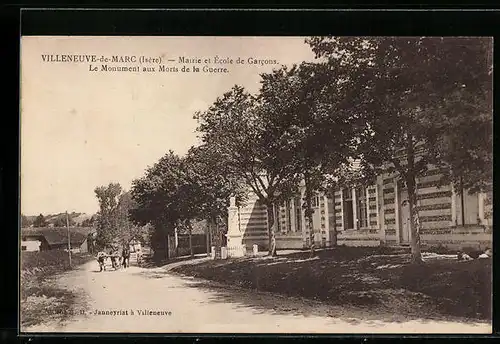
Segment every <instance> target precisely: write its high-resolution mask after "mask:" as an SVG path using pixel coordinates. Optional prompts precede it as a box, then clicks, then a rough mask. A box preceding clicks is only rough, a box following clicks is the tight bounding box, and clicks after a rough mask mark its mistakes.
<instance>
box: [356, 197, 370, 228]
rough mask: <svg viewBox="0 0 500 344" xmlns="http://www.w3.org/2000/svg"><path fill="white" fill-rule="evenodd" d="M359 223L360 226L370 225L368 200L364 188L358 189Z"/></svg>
mask: <svg viewBox="0 0 500 344" xmlns="http://www.w3.org/2000/svg"><path fill="white" fill-rule="evenodd" d="M356 198H357V209H356V210H357V215H358V221H359V222H358V225H359V227H360V228H364V227H368V218H367V213H366V211H367V209H366V207H367V200H366V193H365V189H364V188H357V189H356Z"/></svg>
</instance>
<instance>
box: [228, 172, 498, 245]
mask: <svg viewBox="0 0 500 344" xmlns="http://www.w3.org/2000/svg"><path fill="white" fill-rule="evenodd" d="M440 178H441V173H440V170H438V169H430V170H429V171H428V172H427V173H426V174H425V175H423V176H422V177H420V178H418V179H417V185H418V186H417V208H418V211H419V217H420V222H421V230H420V237H421V242H422V244H423V245H429V246H437V245H442V246H445V247H449V248H464V247H473V248H478V249H484V248H485V247H491V240H492V234H491V230H492V193H491V192H490V193H475V194H469V193H468V192H467V191H465V190H464V191H463V192H461V191H460V190H455V189H454V187H453V186H452V185H451V184H450V185H442V186H440V185H439V179H440ZM304 189H305V188H304V186H302V187H301V193H300V195H299V194H298V195H297V196H296V197H294V198H291V199H289V200H287V201H286V202H285V203H284V204H282V205H279V206H277V207H276V212H275V213H277V215H278V221H277V223H276V225H277V226H276V229H275V238H276V246H277V248H278V249H302V248H308V247H309V246H310V237H311V235H310V231H311V230H312V232H313V237H314V243H315V246H316V247H331V246H334V245H335V243H336V244H337V245H346V246H379V245H409V244H410V241H411V231H410V216H409V215H410V214H409V207H408V202H407V200H408V190H407V189H406V187H405V185H404V183H402V181H401V180H398V178H397V177H396V176H395V175H391V174H383V175H380V176H378V178H377V180H376V183H375V184H373V185H359V186H357V187H354V188H344V189H338V190H336V191H335V192H334V197H328V196H327V195H326V194H324V193H316V195H315V196H314V198H313V200H312V205H313V209H314V214H313V221H312V228H308V227H307V222H306V221H305V216H304V210H303V209H302V203H303V201H302V200H303V198H304V191H305V190H304ZM405 201H406V202H405ZM228 223H229V228H228V234H227V237H228V249H229V253H231V252H233V254H232V255H241V254H242V253H238V250H240V251H241V250H242V248H241V247H240V246H241V245H244V247H245V248H244V249H243V250H247V251H248V250H251V249H252V247H253V245H258V247H259V250H265V249H267V248H268V234H267V212H266V206H265V205H263V204H260V203H259V201H258V199H257V197H255V196H251V197H250V199H249V200H248V202H247V203H246V204H245V205H244V206H241V207H237V206H236V205H235V204H234V201H232V202H231V207H230V208H229V221H228ZM335 233H337V235H335ZM235 252H236V253H235Z"/></svg>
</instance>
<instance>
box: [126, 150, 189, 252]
mask: <svg viewBox="0 0 500 344" xmlns="http://www.w3.org/2000/svg"><path fill="white" fill-rule="evenodd" d="M181 161H182V159H181V158H180V157H179V156H178V155H176V154H175V153H174V152H173V151H169V152H168V153H167V154H166V155H165V156H163V157H162V158H161V159H160V160H159V161H158V162H157V163H155V164H154V165H153V166H152V167H149V168H148V169H147V170H146V172H145V175H144V176H143V177H141V178H139V179H136V180H134V181H133V182H132V189H131V196H132V199H133V200H134V201H135V202H136V204H137V206H136V208H134V209H133V210H132V211H131V213H132V218H133V220H134V221H135V222H136V223H138V224H139V225H147V224H151V225H152V226H153V228H154V229H153V233H152V236H151V242H152V244H153V245H154V246H156V247H164V253H165V256H164V258H166V259H167V258H168V235H171V234H173V233H174V230H175V226H176V224H177V221H178V220H179V219H180V217H181V216H180V211H181V206H180V205H181V204H182V202H184V200H181V199H179V198H178V196H179V188H180V186H181V184H182V183H183V181H182V171H181V170H182V166H181ZM154 254H155V258H157V259H160V258H161V257H159V256H158V250H155V251H154Z"/></svg>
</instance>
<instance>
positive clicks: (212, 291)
mask: <svg viewBox="0 0 500 344" xmlns="http://www.w3.org/2000/svg"><path fill="white" fill-rule="evenodd" d="M141 275H142V276H144V277H146V278H152V279H161V278H168V277H171V278H172V277H174V278H180V279H181V280H182V281H183V284H182V285H181V286H176V288H196V289H200V290H203V291H205V292H207V294H208V297H207V301H206V302H207V303H223V304H231V305H233V306H234V307H235V308H236V309H243V308H245V309H251V310H252V311H253V312H254V313H255V314H263V313H266V314H276V315H293V316H305V317H315V316H318V317H333V318H340V319H341V320H343V321H346V322H348V323H350V324H353V325H356V324H361V323H363V324H367V325H369V324H371V323H372V324H374V325H375V324H377V323H378V324H380V323H381V322H382V323H403V322H408V321H417V322H419V323H421V324H426V323H429V324H430V323H433V322H436V321H450V322H454V323H464V324H468V325H474V324H477V322H476V321H469V320H467V319H463V318H456V317H449V316H444V315H439V314H438V315H434V314H429V315H428V316H425V317H422V310H420V309H418V307H417V306H416V309H415V312H414V314H412V313H404V314H402V313H401V312H398V311H397V310H394V309H392V308H391V309H389V308H387V307H385V306H384V305H382V306H381V305H377V306H376V307H373V306H369V305H368V306H357V305H356V306H354V305H352V306H351V305H341V306H340V305H335V304H328V303H326V302H319V301H317V300H313V299H305V298H298V297H290V296H286V295H280V294H276V293H270V292H263V291H258V290H250V289H244V288H241V287H238V286H228V285H223V284H220V283H218V282H214V281H208V280H201V279H198V278H193V277H190V276H180V275H178V274H175V273H171V272H169V271H168V270H151V271H143V272H141Z"/></svg>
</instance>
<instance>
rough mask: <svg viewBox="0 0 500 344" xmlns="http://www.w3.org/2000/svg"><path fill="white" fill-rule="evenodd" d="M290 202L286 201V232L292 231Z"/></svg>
mask: <svg viewBox="0 0 500 344" xmlns="http://www.w3.org/2000/svg"><path fill="white" fill-rule="evenodd" d="M291 203H292V202H290V200H287V201H286V224H287V232H291V231H292V204H291Z"/></svg>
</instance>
